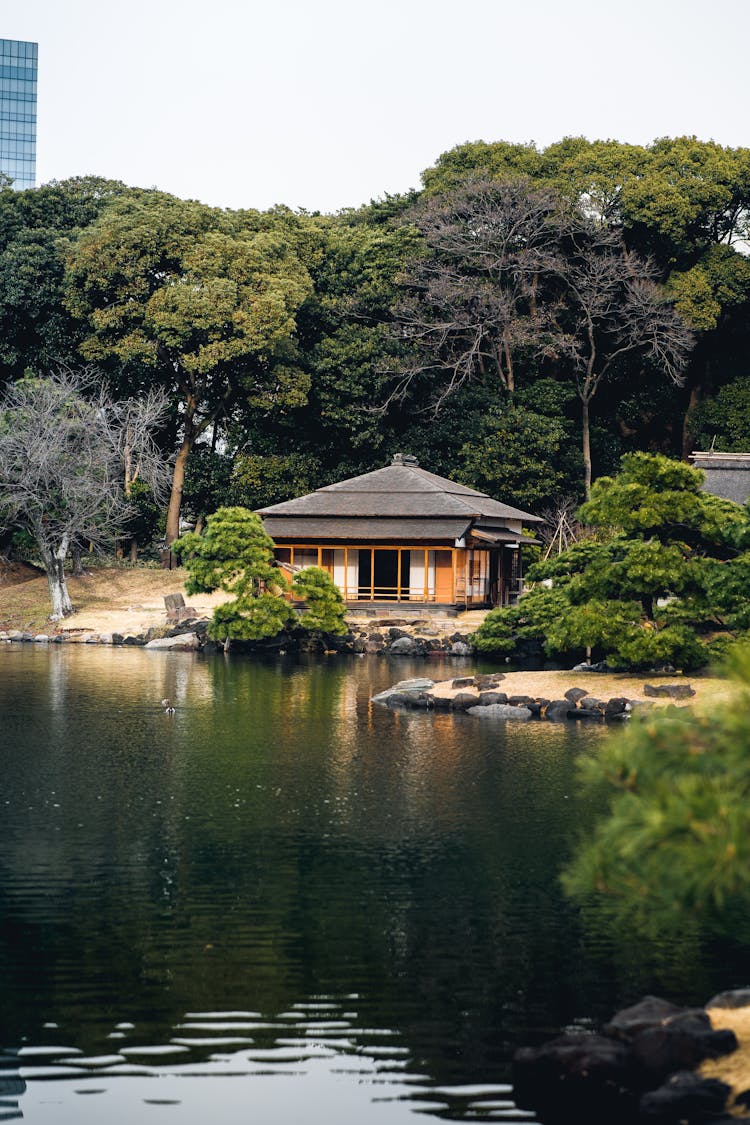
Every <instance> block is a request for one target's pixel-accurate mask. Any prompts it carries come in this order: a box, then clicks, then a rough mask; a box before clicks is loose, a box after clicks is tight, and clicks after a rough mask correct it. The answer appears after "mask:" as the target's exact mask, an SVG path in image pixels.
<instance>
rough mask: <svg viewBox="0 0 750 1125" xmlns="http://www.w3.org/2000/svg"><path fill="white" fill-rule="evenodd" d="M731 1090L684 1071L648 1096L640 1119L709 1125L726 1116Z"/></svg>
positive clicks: (663, 1124)
mask: <svg viewBox="0 0 750 1125" xmlns="http://www.w3.org/2000/svg"><path fill="white" fill-rule="evenodd" d="M730 1093H731V1088H730V1087H729V1086H727V1085H726V1083H725V1082H720V1081H719V1080H718V1079H716V1078H701V1077H700V1075H698V1074H694V1073H693V1071H692V1070H681V1071H678V1073H677V1074H673V1075H672V1077H671V1078H670V1079H669V1081H667V1082H665V1083H664V1085H663V1086H660V1087H659V1089H658V1090H652V1091H650V1092H649V1093H648V1094H644V1095H643V1097H642V1098H641V1101H640V1107H639V1108H640V1115H641V1118H642V1119H643V1120H644V1121H649V1122H653V1123H654V1125H656V1123H657V1122H658V1123H659V1125H677V1123H679V1122H686V1123H688V1125H692V1123H693V1122H696V1123H697V1122H704V1121H705V1122H707V1121H710V1120H713V1119H714V1118H715V1116H716V1115H717V1114H720V1113H722V1111H723V1110H724V1108H725V1106H726V1101H727V1098H728V1097H729V1094H730Z"/></svg>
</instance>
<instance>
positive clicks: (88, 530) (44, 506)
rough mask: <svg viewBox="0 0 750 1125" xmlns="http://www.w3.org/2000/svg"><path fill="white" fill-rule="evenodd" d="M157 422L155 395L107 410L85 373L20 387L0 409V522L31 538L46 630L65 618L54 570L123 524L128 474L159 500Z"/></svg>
mask: <svg viewBox="0 0 750 1125" xmlns="http://www.w3.org/2000/svg"><path fill="white" fill-rule="evenodd" d="M164 413H165V403H164V401H163V400H162V399H161V398H160V397H159V396H157V395H150V396H148V397H147V398H145V399H143V400H142V401H138V402H135V401H131V400H129V401H126V402H114V401H112V400H111V399H110V398H109V396H108V393H107V390H106V388H105V387H104V386H103V385H102V384H101V379H99V378H98V377H97V375H96V373H95V372H92V371H90V370H85V371H82V372H74V371H72V370H69V369H59V370H57V371H54V372H52V373H51V374H50V375H48V376H45V377H43V378H27V379H23V380H20V381H19V382H17V383H15V384H12V385H11V386H10V387H9V388H8V389H7V391H6V393H5V396H4V398H3V400H2V402H0V516H2V517H4V518H5V520H7V521H8V522H9V523H12V524H14V525H16V526H20V527H23V528H25V529H26V530H27V531H28V532H29V533H30V534H31V535H32V536H33V538H34V540H35V542H36V545H37V547H38V550H39V554H40V557H41V560H42V563H43V565H44V568H45V571H46V573H47V580H48V583H49V591H50V600H51V603H52V614H51V617H52V619H53V620H60V619H61V618H62V617H65V616H67V615H68V614H70V613H72V612H73V606H72V603H71V600H70V595H69V593H68V588H67V584H66V581H65V569H64V568H65V558H66V556H67V554H68V551H69V550H70V548H71V546H72V545H73V544H74V543H75V542H76V540H78V541H81V540H82V541H84V542H86V541H88V542H91V543H93V544H94V545H101V544H102V543H103V542H105V541H107V540H111V538H112V537H113V536H114V535H115V534H116V533H117V531H118V529H119V527H120V526H121V524H122V521H123V520H124V519H125V518H127V516H128V515H129V514H130V512H131V509H130V506H129V503H128V497H127V494H126V493H127V482H128V480H132V479H133V473H134V468H133V466H134V464H136V463H137V464H138V466H139V469H138V473H139V475H140V476H141V478H142V479H143V480H145V481H146V482H147V483H148V484H150V485H151V487H152V488H153V489H154V491H155V492H156V493H157V495H160V496H163V495H164V493H165V489H166V488H167V486H168V482H169V471H168V465H167V464H166V463H165V460H164V457H163V455H162V454H161V452H160V450H159V449H158V448H157V446H156V445H155V442H154V437H153V435H154V432H155V430H156V428H157V426H158V425H159V423H160V421H161V420H162V419H163V416H164Z"/></svg>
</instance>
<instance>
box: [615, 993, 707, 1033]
mask: <svg viewBox="0 0 750 1125" xmlns="http://www.w3.org/2000/svg"><path fill="white" fill-rule="evenodd" d="M685 1017H689V1018H690V1019H695V1020H697V1021H698V1022H699V1023H700V1024H701V1025H702V1026H703V1027H704V1028H710V1027H711V1020H710V1019H709V1017H708V1013H707V1012H706V1011H705V1009H703V1008H682V1007H680V1005H679V1004H673V1003H672V1002H671V1001H670V1000H663V999H662V998H661V997H660V996H644V998H643V999H642V1000H639V1001H638V1003H637V1004H633V1005H632V1006H631V1007H630V1008H623V1009H622V1011H620V1012H617V1013H616V1014H615V1015H614V1016H613V1017H612V1019H611V1020H610V1021H609V1023H607V1024H605V1025H604V1027H603V1028H602V1032H603V1034H604V1035H608V1036H611V1037H612V1038H613V1039H621V1040H622V1041H623V1042H625V1043H630V1042H632V1040H633V1039H634V1038H635V1036H636V1035H640V1033H641V1032H642V1031H647V1030H648V1029H649V1028H652V1027H661V1026H662V1025H663V1024H666V1023H670V1022H671V1021H673V1020H678V1019H684V1018H685Z"/></svg>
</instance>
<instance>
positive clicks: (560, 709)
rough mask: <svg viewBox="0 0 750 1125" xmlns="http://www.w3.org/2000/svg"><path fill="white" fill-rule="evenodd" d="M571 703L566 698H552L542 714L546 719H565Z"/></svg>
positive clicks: (553, 720)
mask: <svg viewBox="0 0 750 1125" xmlns="http://www.w3.org/2000/svg"><path fill="white" fill-rule="evenodd" d="M572 706H573V705H572V703H570V701H569V700H567V699H553V700H552V701H551V703H548V704H547V709H546V710H545V712H544V716H545V718H547V719H550V720H552V722H555V721H556V720H559V719H567V717H568V713H569V711H570V710H571V709H572Z"/></svg>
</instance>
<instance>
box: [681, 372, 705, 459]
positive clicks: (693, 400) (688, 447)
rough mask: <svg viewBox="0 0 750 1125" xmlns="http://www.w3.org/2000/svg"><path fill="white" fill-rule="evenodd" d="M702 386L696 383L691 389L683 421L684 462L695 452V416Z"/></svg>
mask: <svg viewBox="0 0 750 1125" xmlns="http://www.w3.org/2000/svg"><path fill="white" fill-rule="evenodd" d="M701 390H702V388H701V385H700V383H694V384H693V386H692V387H691V388H690V398H689V399H688V404H687V409H686V410H685V416H684V418H683V420H682V460H683V461H687V459H688V457H689V456H690V454H691V453H692V452H693V443H694V441H695V434H694V433H693V429H692V426H693V414H694V413H695V410H696V408H697V406H698V403H699V402H700V400H701Z"/></svg>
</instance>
